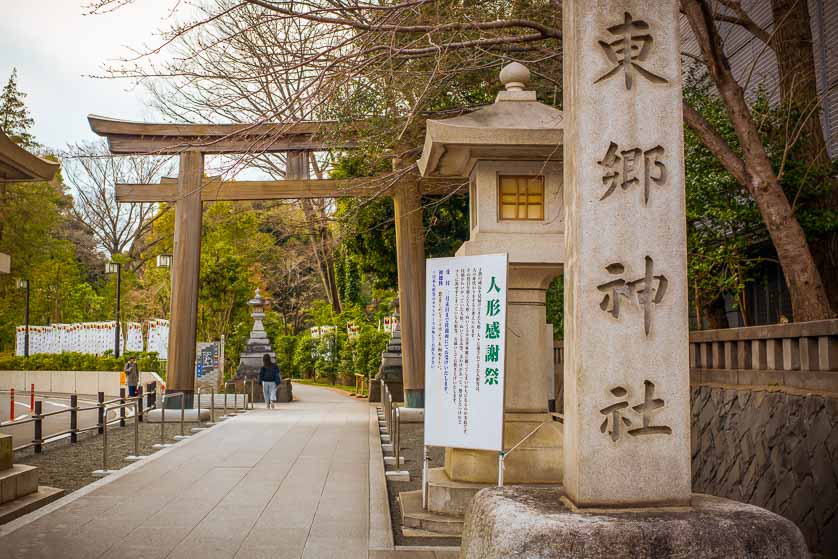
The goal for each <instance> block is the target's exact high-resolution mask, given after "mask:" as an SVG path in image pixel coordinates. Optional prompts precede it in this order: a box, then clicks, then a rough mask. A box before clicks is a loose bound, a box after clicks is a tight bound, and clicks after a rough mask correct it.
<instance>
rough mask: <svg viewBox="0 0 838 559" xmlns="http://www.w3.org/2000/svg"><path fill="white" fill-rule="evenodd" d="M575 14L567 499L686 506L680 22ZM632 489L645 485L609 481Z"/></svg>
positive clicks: (611, 11) (606, 6)
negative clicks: (668, 503) (632, 481)
mask: <svg viewBox="0 0 838 559" xmlns="http://www.w3.org/2000/svg"><path fill="white" fill-rule="evenodd" d="M570 9H571V10H572V11H574V12H578V13H574V15H573V16H572V17H573V18H574V20H575V21H579V22H585V23H584V24H579V25H576V26H572V28H571V29H570V33H569V34H568V35H567V36H566V37H565V40H566V44H565V49H566V53H567V55H566V57H565V60H566V64H568V70H569V74H567V75H566V78H567V79H566V80H565V83H566V85H567V87H568V89H567V91H568V94H569V95H570V98H572V101H571V100H570V99H569V98H566V99H565V105H566V106H569V107H570V106H572V107H574V110H573V111H572V112H570V113H568V115H567V116H568V122H567V125H566V128H565V135H566V144H565V145H566V150H567V151H566V158H565V161H573V162H574V164H573V165H571V166H569V167H566V168H565V172H566V174H565V186H566V188H567V197H566V200H567V204H566V206H567V208H568V218H567V223H566V227H567V230H568V235H567V237H566V239H567V242H566V253H567V261H568V265H567V268H566V276H565V277H566V284H565V286H566V289H565V297H566V299H565V300H566V309H568V311H567V316H566V318H565V358H566V362H565V368H566V370H569V371H574V374H572V375H568V376H567V377H566V378H565V394H566V401H565V413H566V416H565V429H566V430H568V436H567V438H566V441H565V442H566V446H565V452H566V455H565V457H566V458H565V479H566V487H567V488H568V496H569V497H570V498H571V500H573V501H574V502H575V503H576V504H577V505H578V506H585V505H586V504H597V505H598V504H603V503H611V504H615V505H619V504H628V503H632V504H641V503H644V502H655V503H660V502H681V503H682V502H685V501H686V500H688V499H689V494H690V464H689V424H688V421H687V419H688V416H689V414H688V413H686V412H685V411H684V410H686V409H687V406H688V403H689V391H688V376H689V375H688V355H687V351H686V350H687V334H688V332H687V321H686V316H687V313H686V310H687V298H686V295H687V281H686V280H687V277H686V228H685V215H684V188H683V147H682V146H683V121H682V115H681V92H680V88H681V69H680V59H679V56H680V55H679V52H680V48H679V37H678V25H677V21H678V11H677V7H676V6H675V5H674V4H672V5H670V4H668V3H665V4H662V5H661V6H658V5H657V3H650V2H641V1H640V0H624V1H621V2H616V1H614V2H604V1H603V0H591V1H590V2H579V1H576V2H573V3H572V8H570ZM568 151H569V152H570V153H567V152H568ZM571 168H572V171H571ZM593 418H596V420H595V421H594V420H593ZM629 457H631V459H629ZM664 464H665V465H666V470H665V471H664V470H663V468H662V466H663V465H664ZM638 468H639V470H640V471H642V473H641V474H640V478H639V479H638V478H637V476H638ZM628 476H631V477H632V479H635V480H636V483H633V484H631V485H627V484H620V485H619V486H614V484H609V483H605V482H604V481H603V480H607V479H625V478H627V477H628Z"/></svg>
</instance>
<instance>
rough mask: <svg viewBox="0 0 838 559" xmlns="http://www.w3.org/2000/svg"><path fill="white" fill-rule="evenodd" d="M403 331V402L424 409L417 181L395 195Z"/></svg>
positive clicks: (422, 272) (422, 280)
mask: <svg viewBox="0 0 838 559" xmlns="http://www.w3.org/2000/svg"><path fill="white" fill-rule="evenodd" d="M393 214H394V215H395V218H396V263H397V265H398V271H399V313H400V315H401V325H400V327H401V332H402V379H403V381H404V403H405V406H407V407H409V408H424V407H425V229H424V225H423V224H422V192H421V190H420V188H419V180H418V178H417V179H416V180H413V181H403V182H399V183H398V184H397V185H396V187H395V191H394V192H393Z"/></svg>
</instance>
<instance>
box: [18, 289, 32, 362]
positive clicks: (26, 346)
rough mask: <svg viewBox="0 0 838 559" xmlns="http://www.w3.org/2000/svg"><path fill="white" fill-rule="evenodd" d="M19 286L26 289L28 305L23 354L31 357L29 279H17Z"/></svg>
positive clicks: (25, 314) (25, 308)
mask: <svg viewBox="0 0 838 559" xmlns="http://www.w3.org/2000/svg"><path fill="white" fill-rule="evenodd" d="M17 288H18V289H25V290H26V297H25V301H26V306H25V307H24V311H23V321H24V323H25V326H24V332H23V356H24V357H29V280H28V279H23V278H21V279H19V280H17Z"/></svg>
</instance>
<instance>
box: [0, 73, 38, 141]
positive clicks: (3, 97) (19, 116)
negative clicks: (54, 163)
mask: <svg viewBox="0 0 838 559" xmlns="http://www.w3.org/2000/svg"><path fill="white" fill-rule="evenodd" d="M24 99H26V93H24V92H22V91H20V90H19V89H18V86H17V68H13V69H12V74H11V75H10V76H9V81H7V82H6V85H5V86H4V87H3V92H2V93H0V128H2V129H3V132H5V134H6V135H7V136H8V137H9V138H10V139H11V140H12V141H13V142H15V143H16V144H18V145H20V146H22V147H24V148H27V149H31V148H35V147H38V144H37V143H36V142H35V138H34V137H33V136H32V133H31V132H30V130H31V129H32V127H33V126H34V125H35V120H34V119H33V118H32V117H31V116H30V114H29V109H27V108H26V105H25V104H24Z"/></svg>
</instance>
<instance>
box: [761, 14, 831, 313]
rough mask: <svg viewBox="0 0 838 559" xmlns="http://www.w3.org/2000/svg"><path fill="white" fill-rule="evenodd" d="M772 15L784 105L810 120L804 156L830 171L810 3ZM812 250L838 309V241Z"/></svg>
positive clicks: (803, 136) (821, 242)
mask: <svg viewBox="0 0 838 559" xmlns="http://www.w3.org/2000/svg"><path fill="white" fill-rule="evenodd" d="M771 10H772V13H773V17H774V22H775V27H776V30H775V32H774V35H773V36H772V39H771V47H772V49H773V50H774V53H775V54H776V55H777V68H778V70H779V76H780V92H781V95H782V100H783V103H784V104H785V105H787V106H789V107H794V108H796V109H797V110H798V111H799V112H800V113H801V114H802V115H803V117H802V118H804V119H805V120H804V121H803V123H802V125H801V128H802V130H801V133H800V140H799V142H800V146H799V148H798V149H799V153H800V155H801V156H802V157H804V158H805V160H806V162H807V163H809V164H810V165H812V166H813V167H814V168H816V169H818V168H819V169H824V168H828V167H829V166H831V164H832V162H831V161H830V160H829V153H828V151H827V147H826V141H825V139H824V133H823V127H822V126H821V119H820V104H821V100H820V98H819V95H818V84H817V74H816V72H815V56H814V50H813V49H814V42H813V40H812V27H811V21H812V20H811V18H810V14H809V4H808V2H806V1H805V0H771ZM815 175H817V173H815ZM823 202H824V204H825V205H826V207H827V208H829V209H832V210H838V188H836V185H835V184H833V188H832V190H831V191H830V192H829V193H828V194H826V195H825V196H824V198H823ZM810 245H811V247H812V253H813V256H814V258H815V262H816V263H817V266H818V270H820V273H821V278H822V279H823V281H824V287H825V288H826V292H827V295H828V297H829V301H830V303H831V305H832V308H838V235H836V233H834V232H831V233H827V234H826V235H825V236H823V237H822V238H818V239H815V240H813V241H811V242H810Z"/></svg>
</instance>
